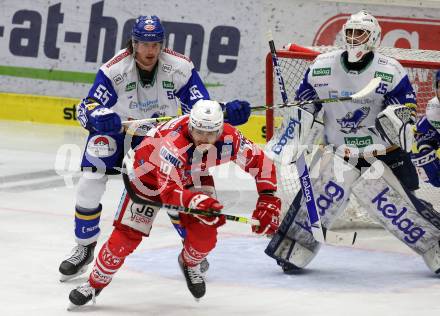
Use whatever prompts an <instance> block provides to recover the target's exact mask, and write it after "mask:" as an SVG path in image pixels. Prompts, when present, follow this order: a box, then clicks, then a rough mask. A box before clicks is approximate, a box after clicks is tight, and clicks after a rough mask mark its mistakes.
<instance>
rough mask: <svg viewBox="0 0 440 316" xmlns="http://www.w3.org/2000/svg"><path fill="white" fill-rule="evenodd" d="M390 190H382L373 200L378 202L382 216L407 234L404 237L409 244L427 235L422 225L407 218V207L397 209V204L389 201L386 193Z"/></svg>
mask: <svg viewBox="0 0 440 316" xmlns="http://www.w3.org/2000/svg"><path fill="white" fill-rule="evenodd" d="M389 190H390V188H389V187H387V188H385V189H384V190H383V191H382V192H380V193H379V194H378V195H377V196H376V197H375V198H374V199H373V200H371V202H372V203H377V205H376V207H377V210H378V211H379V212H381V213H382V216H383V217H384V218H385V219H386V220H389V221H391V224H393V225H394V226H396V227H397V229H399V230H400V231H401V232H402V233H404V234H405V237H404V238H403V239H404V240H405V241H406V242H407V243H409V244H415V243H416V242H417V241H419V239H420V238H422V236H423V235H425V233H426V231H425V230H423V229H422V228H421V227H417V226H415V225H414V222H413V221H412V220H410V219H409V218H405V217H404V215H405V213H406V212H407V211H408V210H407V208H406V207H402V209H401V210H398V209H397V206H396V205H394V204H393V203H387V202H388V197H387V196H386V194H387V193H388V191H389Z"/></svg>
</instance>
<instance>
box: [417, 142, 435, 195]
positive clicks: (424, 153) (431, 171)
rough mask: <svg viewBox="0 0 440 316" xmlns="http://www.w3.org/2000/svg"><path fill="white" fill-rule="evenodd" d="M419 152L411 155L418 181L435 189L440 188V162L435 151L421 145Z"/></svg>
mask: <svg viewBox="0 0 440 316" xmlns="http://www.w3.org/2000/svg"><path fill="white" fill-rule="evenodd" d="M419 150H420V152H419V153H417V154H411V160H412V163H413V164H414V166H415V167H416V168H417V171H418V173H419V176H420V179H422V180H424V181H425V182H428V183H430V184H431V185H433V186H435V187H437V188H438V187H440V160H439V158H438V156H437V153H436V151H435V150H434V148H432V147H431V146H429V145H422V146H421V147H420V149H419Z"/></svg>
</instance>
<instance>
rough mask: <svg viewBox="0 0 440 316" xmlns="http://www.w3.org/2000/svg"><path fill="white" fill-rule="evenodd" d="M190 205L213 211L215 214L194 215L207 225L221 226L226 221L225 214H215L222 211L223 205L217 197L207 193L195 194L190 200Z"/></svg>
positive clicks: (190, 206) (194, 207) (193, 207)
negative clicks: (214, 197)
mask: <svg viewBox="0 0 440 316" xmlns="http://www.w3.org/2000/svg"><path fill="white" fill-rule="evenodd" d="M188 207H189V208H192V209H198V210H202V211H205V212H209V213H212V214H213V215H214V216H204V215H194V217H195V218H197V219H199V220H200V221H201V222H202V223H204V224H206V225H211V226H215V227H220V226H222V225H223V224H225V223H226V218H225V216H224V215H215V214H216V213H220V211H221V209H222V208H223V205H221V204H220V202H219V201H217V200H216V199H213V198H212V197H210V196H208V195H206V194H202V193H196V194H194V196H193V197H192V198H191V200H190V202H189V205H188Z"/></svg>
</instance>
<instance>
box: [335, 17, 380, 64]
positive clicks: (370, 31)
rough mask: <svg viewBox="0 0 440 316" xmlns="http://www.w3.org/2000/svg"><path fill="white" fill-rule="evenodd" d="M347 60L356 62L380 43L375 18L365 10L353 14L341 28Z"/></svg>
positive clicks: (378, 28) (378, 27)
mask: <svg viewBox="0 0 440 316" xmlns="http://www.w3.org/2000/svg"><path fill="white" fill-rule="evenodd" d="M342 32H343V34H342V37H343V40H344V44H345V49H346V50H347V53H348V61H349V62H351V63H354V62H358V61H359V60H361V59H362V58H363V57H364V56H365V55H366V54H367V53H369V52H370V51H372V50H374V49H375V48H376V47H378V46H379V44H380V34H381V28H380V25H379V23H378V22H377V20H376V18H375V17H374V16H372V15H371V14H370V13H368V12H366V11H360V12H358V13H355V14H353V15H352V16H350V18H349V19H348V20H347V22H346V23H345V24H344V26H343V28H342Z"/></svg>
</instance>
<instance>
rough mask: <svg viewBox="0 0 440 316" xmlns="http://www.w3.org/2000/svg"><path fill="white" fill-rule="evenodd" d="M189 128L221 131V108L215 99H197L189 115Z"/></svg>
mask: <svg viewBox="0 0 440 316" xmlns="http://www.w3.org/2000/svg"><path fill="white" fill-rule="evenodd" d="M188 124H189V129H190V131H191V130H193V129H197V130H198V131H203V132H217V136H219V135H220V134H221V133H222V131H223V110H222V107H221V106H220V104H219V103H218V102H217V101H213V100H199V101H197V102H196V104H194V106H193V108H192V109H191V113H190V115H189V123H188Z"/></svg>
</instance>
